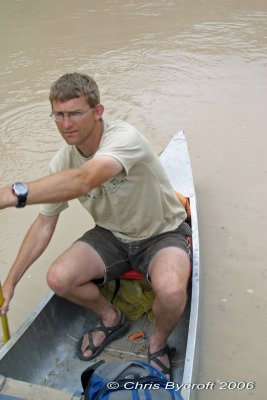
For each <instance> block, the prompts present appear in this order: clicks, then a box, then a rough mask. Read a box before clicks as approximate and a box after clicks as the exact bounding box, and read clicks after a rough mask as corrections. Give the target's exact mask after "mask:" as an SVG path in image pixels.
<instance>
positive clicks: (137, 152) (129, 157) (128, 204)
mask: <svg viewBox="0 0 267 400" xmlns="http://www.w3.org/2000/svg"><path fill="white" fill-rule="evenodd" d="M100 155H101V156H103V155H105V156H110V157H114V158H115V159H116V160H118V161H119V162H120V163H121V164H122V165H123V167H124V169H123V171H122V172H121V173H119V174H118V175H117V176H116V177H114V178H112V179H110V180H109V181H107V182H105V183H104V184H103V185H101V186H100V187H96V188H94V189H93V190H91V191H90V192H88V193H87V194H86V195H84V196H81V197H79V201H80V202H81V204H82V205H83V207H84V208H85V209H86V210H87V211H88V212H89V213H90V214H91V216H92V217H93V219H94V222H95V223H96V224H97V225H99V226H101V227H103V228H106V229H108V230H110V231H112V232H113V233H114V234H115V235H116V236H117V237H118V238H120V239H122V240H126V241H133V240H140V239H145V238H147V237H150V236H153V235H155V234H158V233H161V232H166V231H169V230H173V229H175V228H176V227H178V226H179V225H180V224H181V222H182V221H184V220H185V219H186V213H185V210H184V208H183V206H182V204H181V203H180V201H179V200H178V199H177V197H176V195H175V192H174V189H173V188H172V186H171V184H170V182H169V180H168V178H167V175H166V173H165V171H164V169H163V167H162V165H161V162H160V160H159V158H158V156H157V155H156V154H155V152H154V151H153V149H152V147H151V146H150V144H149V143H148V141H147V140H146V138H145V137H144V136H143V135H141V134H140V133H139V132H138V131H137V129H136V128H134V127H133V126H131V125H129V124H128V123H126V122H113V123H106V122H104V132H103V135H102V138H101V141H100V145H99V149H98V150H97V151H96V153H95V154H94V157H97V156H100ZM86 161H88V158H86V157H84V156H82V155H81V154H80V152H79V151H78V149H77V148H76V147H75V146H71V145H67V144H66V145H65V146H64V147H63V148H62V149H61V150H60V151H59V152H58V153H57V154H56V155H55V157H54V158H53V159H52V161H51V163H50V172H51V173H55V172H60V171H63V170H65V169H69V168H77V167H79V166H81V165H82V164H83V163H85V162H86ZM178 173H179V172H178ZM67 206H68V203H66V202H64V203H57V204H43V205H42V206H41V210H40V211H41V213H42V214H44V215H47V216H54V215H58V214H59V213H60V212H62V211H63V210H64V209H65V208H66V207H67Z"/></svg>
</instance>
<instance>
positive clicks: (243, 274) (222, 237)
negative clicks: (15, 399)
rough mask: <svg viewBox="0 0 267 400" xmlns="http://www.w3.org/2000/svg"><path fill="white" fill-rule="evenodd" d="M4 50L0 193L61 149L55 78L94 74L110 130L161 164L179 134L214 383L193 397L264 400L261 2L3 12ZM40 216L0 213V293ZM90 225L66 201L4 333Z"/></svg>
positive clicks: (17, 5)
mask: <svg viewBox="0 0 267 400" xmlns="http://www.w3.org/2000/svg"><path fill="white" fill-rule="evenodd" d="M0 38H1V39H0V41H1V57H0V179H1V180H0V183H1V185H6V184H11V183H13V182H14V181H17V180H22V181H23V180H24V181H28V180H31V179H35V178H37V177H40V176H43V175H45V174H46V173H47V166H48V162H49V160H50V158H51V157H52V156H53V154H54V153H55V152H56V150H57V149H58V148H59V147H60V146H61V144H62V142H61V139H60V137H59V135H58V133H57V131H56V129H55V126H54V125H53V123H52V122H51V121H50V118H49V113H50V109H49V102H48V92H49V87H50V85H51V83H52V81H53V80H55V79H56V78H58V77H59V76H60V75H62V74H63V73H65V72H73V71H78V72H85V73H88V74H91V75H93V76H94V77H95V79H96V80H97V82H98V84H99V86H100V90H101V94H102V96H101V97H102V102H103V104H104V105H105V108H106V112H105V116H106V118H122V119H125V120H127V121H128V122H130V123H132V124H134V125H136V126H137V127H138V128H139V129H140V130H141V131H142V132H143V133H144V134H145V135H146V136H147V138H148V139H149V140H150V141H151V143H152V144H153V146H154V148H155V150H156V151H157V152H158V153H160V152H161V151H162V150H163V149H164V147H165V146H166V145H167V143H168V142H169V140H170V139H171V137H172V135H173V134H174V133H175V132H176V131H177V130H178V129H179V128H183V129H184V131H185V133H186V136H187V140H188V144H189V148H190V154H191V160H192V167H193V173H194V179H195V186H196V192H197V199H198V211H199V229H200V240H201V268H202V272H201V311H200V321H201V329H200V344H201V348H200V364H199V382H200V383H203V384H207V383H208V382H215V385H214V386H213V387H214V389H212V390H211V389H208V388H206V389H199V390H198V398H199V399H200V400H211V399H212V400H214V399H215V400H222V399H223V400H224V399H227V400H228V399H231V400H235V399H242V400H243V399H255V400H265V399H266V385H265V381H266V377H265V375H266V370H267V351H266V343H265V342H266V336H267V335H266V332H267V313H266V304H267V290H266V285H267V261H266V259H267V257H266V237H267V222H266V216H267V211H266V209H267V208H266V204H267V179H266V178H267V162H266V154H267V129H266V128H267V121H266V103H267V5H266V2H265V1H263V0H262V1H261V0H254V1H253V2H252V1H249V0H243V1H240V0H235V1H234V0H224V1H223V0H216V1H214V0H198V1H197V0H192V1H186V0H177V1H174V0H166V1H140V0H137V1H133V0H131V1H123V0H115V1H107V0H98V1H93V0H92V1H88V0H76V1H75V2H69V1H63V0H58V1H57V2H54V1H51V0H47V1H45V2H41V1H34V0H17V1H16V0H11V1H5V0H0ZM37 212H38V207H36V206H30V207H28V208H27V207H26V209H24V210H17V209H8V210H4V211H1V212H0V229H1V230H0V278H1V280H2V281H3V280H4V278H5V276H6V274H7V272H8V270H9V268H10V266H11V264H12V261H13V260H14V257H15V255H16V252H17V250H18V248H19V245H20V243H21V240H22V238H23V236H24V234H25V233H26V231H27V229H28V227H29V225H30V223H31V222H32V221H33V219H34V218H35V216H36V213H37ZM91 223H92V221H90V220H88V219H85V213H84V211H83V210H80V208H79V206H78V205H77V204H76V202H75V201H74V202H73V206H72V207H70V208H69V209H68V210H67V211H65V212H64V213H63V215H62V217H61V221H60V224H59V227H58V230H57V232H56V234H55V236H54V238H53V240H52V243H51V245H50V247H49V249H48V250H47V251H46V253H45V254H44V255H43V256H42V257H41V259H40V260H39V261H38V262H36V263H35V265H34V266H33V267H32V268H31V269H30V270H28V271H27V272H26V274H25V276H24V277H23V279H22V281H21V282H20V284H19V285H18V287H17V290H16V294H15V297H14V299H13V301H12V303H11V306H10V312H9V323H10V328H11V332H14V331H15V330H16V329H17V328H18V326H19V325H20V324H21V323H22V321H23V320H24V319H25V318H26V317H27V316H28V315H29V314H30V313H31V311H32V310H33V309H34V307H35V306H36V305H37V304H38V302H39V300H40V299H41V298H42V296H44V294H45V293H46V292H47V286H46V282H45V275H46V271H47V268H48V266H49V264H50V263H51V262H52V260H53V259H54V258H55V257H56V256H57V255H58V254H59V253H60V252H62V251H63V250H64V248H65V247H67V246H68V245H69V244H70V243H71V242H72V241H73V240H74V239H75V238H76V237H77V236H78V235H80V234H81V233H82V232H83V231H84V229H86V228H87V226H88V224H91ZM222 381H225V382H229V383H231V382H234V384H233V385H230V386H229V385H228V386H227V388H226V389H223V388H222V386H221V382H222ZM240 382H245V383H246V385H245V387H244V385H243V384H239V383H240ZM249 382H255V389H250V388H249V386H248V385H247V383H249ZM220 388H221V389H220Z"/></svg>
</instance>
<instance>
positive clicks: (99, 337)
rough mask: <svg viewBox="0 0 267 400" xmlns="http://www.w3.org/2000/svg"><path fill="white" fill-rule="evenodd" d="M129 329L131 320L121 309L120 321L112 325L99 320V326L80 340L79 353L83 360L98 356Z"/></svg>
mask: <svg viewBox="0 0 267 400" xmlns="http://www.w3.org/2000/svg"><path fill="white" fill-rule="evenodd" d="M128 329H129V321H128V320H127V318H126V317H125V315H124V314H123V312H122V311H119V322H118V323H117V324H116V325H114V326H111V327H107V326H105V325H104V323H103V321H102V320H99V322H98V324H97V326H96V327H95V328H93V329H91V330H90V331H88V332H87V333H86V334H85V335H84V336H83V337H82V338H81V339H80V340H79V342H78V349H77V355H78V357H79V358H80V359H81V360H83V361H89V360H92V359H93V358H95V357H97V356H98V355H99V354H100V353H101V352H102V351H103V350H104V348H105V347H106V346H107V345H108V344H109V343H111V342H112V341H113V340H116V339H119V338H120V337H122V336H123V335H124V334H125V333H126V332H127V330H128Z"/></svg>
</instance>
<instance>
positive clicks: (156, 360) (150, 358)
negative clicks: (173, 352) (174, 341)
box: [148, 345, 171, 380]
mask: <svg viewBox="0 0 267 400" xmlns="http://www.w3.org/2000/svg"><path fill="white" fill-rule="evenodd" d="M169 353H170V348H169V346H168V345H166V346H165V347H163V349H160V350H158V351H155V353H150V350H149V349H148V362H149V364H150V362H151V361H153V362H154V363H155V364H157V366H158V367H159V368H158V370H159V371H160V372H161V373H162V374H164V375H165V376H166V375H169V378H168V377H167V376H166V379H168V380H169V379H171V366H170V367H167V366H166V365H165V364H163V362H162V361H160V360H159V357H162V356H165V355H166V354H167V356H168V357H169ZM170 362H171V360H170Z"/></svg>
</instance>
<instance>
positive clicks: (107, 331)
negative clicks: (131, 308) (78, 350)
mask: <svg viewBox="0 0 267 400" xmlns="http://www.w3.org/2000/svg"><path fill="white" fill-rule="evenodd" d="M120 313H121V315H120V321H119V323H118V325H116V326H111V327H108V326H106V325H105V324H104V322H103V321H102V319H100V320H99V321H98V324H99V326H96V327H95V328H93V329H92V330H90V331H89V332H87V336H88V346H87V347H86V349H85V351H87V350H90V351H91V352H92V354H93V353H95V351H96V350H97V349H98V348H99V346H95V344H94V342H93V333H94V332H96V331H101V332H103V333H104V334H105V335H106V337H107V336H108V335H109V334H110V333H111V332H113V331H114V330H115V329H119V328H120V327H121V326H122V325H123V323H124V320H125V316H124V313H123V312H122V311H120Z"/></svg>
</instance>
